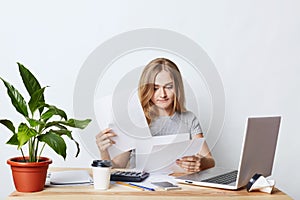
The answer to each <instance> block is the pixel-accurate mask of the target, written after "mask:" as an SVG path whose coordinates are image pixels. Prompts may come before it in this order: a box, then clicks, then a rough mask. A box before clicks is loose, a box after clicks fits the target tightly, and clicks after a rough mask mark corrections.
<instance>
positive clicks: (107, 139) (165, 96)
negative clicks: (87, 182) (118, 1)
mask: <svg viewBox="0 0 300 200" xmlns="http://www.w3.org/2000/svg"><path fill="white" fill-rule="evenodd" d="M139 98H140V102H141V105H142V108H143V111H144V114H145V117H146V119H147V122H148V124H149V128H150V132H151V134H152V136H160V135H172V134H180V133H187V132H189V133H190V134H191V137H197V138H202V137H203V133H202V130H201V127H200V124H199V121H198V119H197V118H196V116H195V115H194V114H193V113H192V112H190V111H187V110H186V108H185V105H184V104H185V96H184V88H183V82H182V77H181V74H180V71H179V69H178V67H177V66H176V65H175V63H173V62H172V61H171V60H168V59H166V58H157V59H154V60H152V61H151V62H150V63H149V64H148V65H147V66H146V67H145V68H144V70H143V72H142V75H141V78H140V82H139ZM114 136H116V134H115V133H113V132H112V131H111V129H105V130H103V131H101V132H100V133H99V134H98V135H97V136H96V143H97V145H98V148H99V151H100V154H101V158H102V159H108V160H111V158H110V155H109V153H108V151H107V149H108V148H109V147H110V146H111V145H113V144H115V142H114V141H113V139H112V137H114ZM131 153H132V152H131V151H129V152H124V153H122V154H120V155H118V156H116V157H115V158H113V159H112V163H113V167H117V168H124V167H126V166H127V164H128V161H129V159H130V155H131ZM176 164H177V165H179V166H180V167H181V168H183V169H185V170H186V171H188V172H197V171H200V170H204V169H207V168H210V167H213V166H214V165H215V163H214V159H213V157H212V155H211V153H210V150H209V148H208V146H207V144H206V142H204V144H203V146H202V148H201V150H200V152H199V153H198V154H197V155H192V156H185V157H182V158H181V159H178V160H176Z"/></svg>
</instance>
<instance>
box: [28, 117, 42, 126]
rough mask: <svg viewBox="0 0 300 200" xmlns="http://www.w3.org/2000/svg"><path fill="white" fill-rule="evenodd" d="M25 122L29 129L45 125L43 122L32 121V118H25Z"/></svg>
mask: <svg viewBox="0 0 300 200" xmlns="http://www.w3.org/2000/svg"><path fill="white" fill-rule="evenodd" d="M27 121H28V122H29V124H30V126H31V127H36V126H38V125H45V122H42V121H40V120H36V119H32V118H27Z"/></svg>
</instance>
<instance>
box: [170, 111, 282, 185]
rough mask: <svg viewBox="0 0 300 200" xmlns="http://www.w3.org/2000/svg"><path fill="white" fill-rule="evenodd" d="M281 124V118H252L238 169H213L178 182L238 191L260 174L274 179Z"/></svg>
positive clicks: (248, 120)
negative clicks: (275, 156)
mask: <svg viewBox="0 0 300 200" xmlns="http://www.w3.org/2000/svg"><path fill="white" fill-rule="evenodd" d="M280 121H281V117H280V116H272V117H249V118H248V119H247V123H246V130H245V135H244V141H243V145H242V153H241V156H240V162H239V167H238V169H226V168H222V167H213V168H210V169H207V170H203V171H200V172H196V173H192V174H188V175H184V176H180V177H177V178H176V181H178V182H179V183H186V184H193V185H199V186H207V187H215V188H222V189H231V190H235V189H238V188H241V187H243V186H245V185H247V183H248V182H249V180H250V179H251V177H252V176H253V175H254V174H256V173H259V174H262V175H263V176H265V177H267V176H270V175H271V173H272V168H273V161H274V155H275V150H276V145H277V138H278V133H279V127H280ZM227 179H228V180H227ZM230 179H231V180H230Z"/></svg>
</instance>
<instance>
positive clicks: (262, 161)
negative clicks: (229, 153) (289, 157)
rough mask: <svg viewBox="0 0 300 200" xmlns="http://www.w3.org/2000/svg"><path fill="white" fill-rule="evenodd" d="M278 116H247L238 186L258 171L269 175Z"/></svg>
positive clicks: (276, 136) (275, 142) (273, 153)
mask: <svg viewBox="0 0 300 200" xmlns="http://www.w3.org/2000/svg"><path fill="white" fill-rule="evenodd" d="M280 121H281V117H280V116H275V117H249V118H248V122H247V123H248V124H247V126H246V127H247V130H246V134H245V137H244V142H243V148H242V153H241V158H240V166H239V174H238V177H237V180H238V188H239V187H242V186H244V185H246V184H247V182H248V181H249V180H250V178H251V177H252V176H253V175H254V174H255V173H259V174H262V175H263V176H266V177H267V176H270V175H271V173H272V168H273V161H274V156H275V150H276V144H277V138H278V133H279V127H280Z"/></svg>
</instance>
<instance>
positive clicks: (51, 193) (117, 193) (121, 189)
mask: <svg viewBox="0 0 300 200" xmlns="http://www.w3.org/2000/svg"><path fill="white" fill-rule="evenodd" d="M57 170H59V171H60V170H66V168H65V169H58V168H57V169H51V171H57ZM67 170H70V168H67ZM81 170H82V169H81ZM180 186H181V187H182V190H173V191H163V190H157V191H154V192H152V191H138V190H136V189H134V188H130V187H126V186H122V185H118V184H113V185H111V186H110V188H109V189H108V190H105V191H102V190H95V189H94V188H93V186H92V185H89V186H46V187H45V189H44V190H43V191H41V192H35V193H21V192H17V191H15V192H13V193H12V194H11V195H10V196H9V197H8V198H7V199H12V200H17V199H72V200H77V199H78V200H79V199H80V200H83V199H84V200H89V199H101V200H103V199H119V200H121V199H133V200H135V199H136V200H140V199H143V200H147V199H175V200H176V199H177V200H178V199H185V200H186V198H188V199H189V200H193V199H204V200H205V199H210V200H211V199H220V198H222V199H229V198H230V199H232V198H236V199H264V198H265V199H280V200H285V199H291V198H290V197H289V196H288V195H286V194H285V193H283V192H281V191H280V190H278V189H274V191H273V193H272V194H265V193H261V192H250V193H248V192H247V191H246V189H240V190H237V191H230V190H222V189H214V188H207V187H199V186H190V185H185V184H180Z"/></svg>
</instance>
